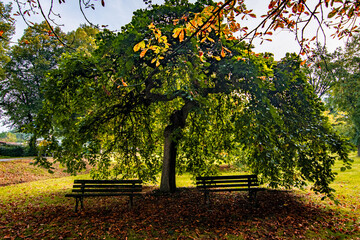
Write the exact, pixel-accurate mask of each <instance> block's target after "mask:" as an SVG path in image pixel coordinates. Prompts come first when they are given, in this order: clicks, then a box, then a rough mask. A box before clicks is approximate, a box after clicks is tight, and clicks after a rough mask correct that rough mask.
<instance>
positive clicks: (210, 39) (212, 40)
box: [207, 37, 215, 42]
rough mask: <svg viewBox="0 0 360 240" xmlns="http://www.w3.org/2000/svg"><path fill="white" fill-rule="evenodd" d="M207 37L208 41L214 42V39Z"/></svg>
mask: <svg viewBox="0 0 360 240" xmlns="http://www.w3.org/2000/svg"><path fill="white" fill-rule="evenodd" d="M207 39H208V40H209V41H210V42H215V40H214V39H212V38H210V37H207Z"/></svg>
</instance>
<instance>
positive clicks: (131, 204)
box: [129, 195, 134, 208]
mask: <svg viewBox="0 0 360 240" xmlns="http://www.w3.org/2000/svg"><path fill="white" fill-rule="evenodd" d="M129 197H130V201H129V205H130V208H132V207H133V205H134V203H133V198H134V197H133V196H132V195H130V196H129Z"/></svg>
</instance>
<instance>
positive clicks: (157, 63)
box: [156, 59, 160, 67]
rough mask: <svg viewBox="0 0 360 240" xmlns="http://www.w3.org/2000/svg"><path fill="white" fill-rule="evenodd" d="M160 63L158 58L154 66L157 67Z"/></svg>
mask: <svg viewBox="0 0 360 240" xmlns="http://www.w3.org/2000/svg"><path fill="white" fill-rule="evenodd" d="M159 65H160V61H159V59H158V60H157V61H156V66H157V67H158V66H159Z"/></svg>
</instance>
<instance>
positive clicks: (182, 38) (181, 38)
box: [179, 30, 185, 42]
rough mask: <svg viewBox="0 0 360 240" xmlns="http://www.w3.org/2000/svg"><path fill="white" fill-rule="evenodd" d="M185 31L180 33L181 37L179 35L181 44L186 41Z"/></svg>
mask: <svg viewBox="0 0 360 240" xmlns="http://www.w3.org/2000/svg"><path fill="white" fill-rule="evenodd" d="M184 32H185V31H184V30H182V31H181V32H180V35H179V40H180V42H182V41H184V37H185V36H184Z"/></svg>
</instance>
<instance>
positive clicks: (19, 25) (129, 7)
mask: <svg viewBox="0 0 360 240" xmlns="http://www.w3.org/2000/svg"><path fill="white" fill-rule="evenodd" d="M20 1H25V0H20ZM85 1H87V0H85ZM190 1H191V2H194V0H190ZM3 2H4V3H5V4H6V3H10V2H12V3H13V10H14V11H17V5H16V3H15V2H14V1H13V0H3ZM50 2H51V1H50V0H40V3H41V5H42V7H43V9H44V12H45V14H46V15H47V13H48V11H49V9H50ZM53 2H54V5H53V12H54V13H56V14H59V17H57V16H55V15H52V18H53V19H54V21H55V22H56V23H57V24H59V25H61V28H62V30H63V31H64V32H69V31H72V30H75V29H76V28H78V27H79V26H80V25H81V24H84V23H86V20H85V18H84V16H83V15H82V13H81V11H80V8H79V5H78V4H79V1H75V0H65V3H62V4H59V0H53ZM92 2H94V4H95V10H92V9H91V8H89V9H84V12H85V15H86V17H87V18H88V20H89V21H90V22H92V23H93V24H98V25H100V26H101V25H108V28H109V29H110V30H120V28H121V26H124V25H125V24H127V23H129V22H130V21H131V17H132V15H133V12H134V11H135V10H137V9H140V8H142V9H144V8H146V7H147V5H145V4H144V2H143V0H105V7H103V6H101V0H92ZM162 2H163V0H152V3H153V4H161V3H162ZM245 2H247V3H248V5H247V6H248V9H254V12H255V14H256V15H257V16H258V18H257V19H253V18H250V19H247V20H245V21H242V22H240V24H242V25H246V26H248V27H249V28H251V27H255V26H256V25H257V24H258V23H259V22H260V21H261V20H262V19H261V18H260V17H259V16H261V15H263V14H266V12H267V9H268V8H267V4H268V3H269V0H251V1H250V0H249V1H245ZM15 20H16V26H15V27H16V33H15V35H14V37H13V43H15V42H16V41H17V39H19V38H20V37H21V36H22V34H23V31H24V29H25V28H26V27H27V25H26V24H25V22H24V20H23V19H22V18H21V17H15ZM28 20H30V21H32V22H41V21H42V20H43V18H42V16H41V14H37V15H31V16H30V17H28ZM314 29H315V28H310V31H311V30H312V31H314ZM312 33H313V32H311V33H310V34H309V35H311V36H312ZM253 44H254V45H255V49H254V51H255V52H272V53H273V54H274V58H275V60H280V59H281V58H282V57H284V56H285V54H286V53H287V52H295V53H299V51H300V47H299V45H298V43H297V42H296V41H295V37H294V35H292V34H291V33H289V32H287V31H280V32H276V33H275V34H274V35H273V36H272V42H268V41H264V43H263V44H261V45H260V43H259V41H258V42H256V41H255V42H254V43H253ZM326 44H327V48H328V50H329V51H333V50H335V49H336V48H337V47H339V46H343V45H344V41H341V40H334V39H331V38H330V37H327V39H326ZM5 130H7V128H6V127H3V126H1V124H0V132H1V131H5Z"/></svg>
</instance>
